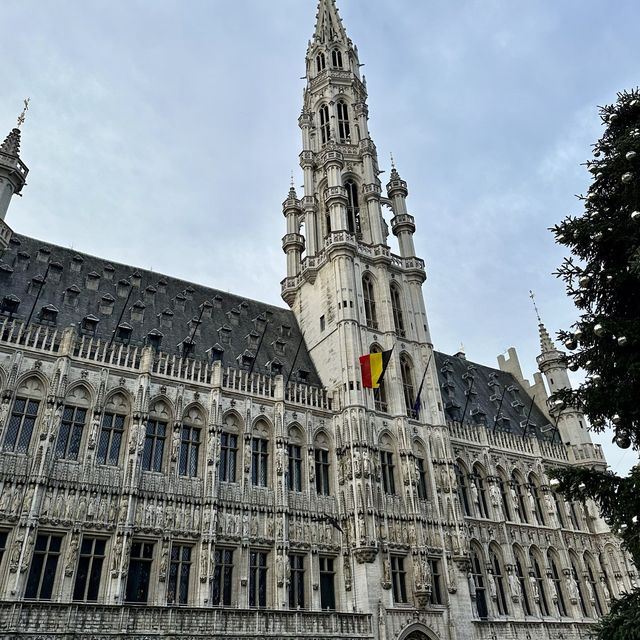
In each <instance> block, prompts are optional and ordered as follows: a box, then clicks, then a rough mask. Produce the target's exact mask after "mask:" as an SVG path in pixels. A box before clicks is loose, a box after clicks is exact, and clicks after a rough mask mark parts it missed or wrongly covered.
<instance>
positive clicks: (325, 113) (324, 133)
mask: <svg viewBox="0 0 640 640" xmlns="http://www.w3.org/2000/svg"><path fill="white" fill-rule="evenodd" d="M320 140H321V141H322V144H327V142H329V140H331V120H330V119H329V107H328V106H327V105H326V104H323V105H322V106H321V107H320Z"/></svg>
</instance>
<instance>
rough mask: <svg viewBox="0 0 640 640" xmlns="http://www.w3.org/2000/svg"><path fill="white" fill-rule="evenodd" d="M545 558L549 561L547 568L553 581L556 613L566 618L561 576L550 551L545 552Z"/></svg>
mask: <svg viewBox="0 0 640 640" xmlns="http://www.w3.org/2000/svg"><path fill="white" fill-rule="evenodd" d="M547 559H548V561H549V569H550V571H551V582H553V588H554V590H555V593H556V597H555V598H554V600H555V602H556V607H557V608H558V614H559V615H560V617H561V618H566V617H567V604H566V601H565V598H564V591H563V589H562V578H561V575H560V571H558V563H557V562H556V560H555V558H554V557H553V555H552V554H551V552H550V551H549V552H548V553H547Z"/></svg>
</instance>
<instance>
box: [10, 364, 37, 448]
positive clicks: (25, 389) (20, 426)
mask: <svg viewBox="0 0 640 640" xmlns="http://www.w3.org/2000/svg"><path fill="white" fill-rule="evenodd" d="M43 397H44V385H43V384H42V382H41V381H40V379H39V378H37V377H35V376H33V377H31V378H27V379H26V380H24V381H23V382H22V384H20V386H19V387H18V390H17V392H16V397H15V400H14V401H13V407H12V408H11V413H10V414H9V420H8V423H7V430H6V433H5V436H4V443H3V449H4V450H5V451H15V452H16V453H27V451H28V450H29V443H30V442H31V436H32V435H33V430H34V428H35V424H36V420H37V418H38V409H39V408H40V402H41V401H42V398H43Z"/></svg>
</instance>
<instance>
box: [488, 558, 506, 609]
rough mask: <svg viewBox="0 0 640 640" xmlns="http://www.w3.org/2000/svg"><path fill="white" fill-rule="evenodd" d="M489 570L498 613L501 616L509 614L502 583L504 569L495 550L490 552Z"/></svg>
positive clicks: (503, 580)
mask: <svg viewBox="0 0 640 640" xmlns="http://www.w3.org/2000/svg"><path fill="white" fill-rule="evenodd" d="M491 572H492V574H493V580H494V582H495V584H496V604H497V605H498V613H499V614H500V615H501V616H507V615H509V604H508V599H507V592H506V590H505V584H504V582H505V578H504V569H503V566H502V562H501V560H500V558H499V557H498V554H497V553H496V552H495V551H492V552H491Z"/></svg>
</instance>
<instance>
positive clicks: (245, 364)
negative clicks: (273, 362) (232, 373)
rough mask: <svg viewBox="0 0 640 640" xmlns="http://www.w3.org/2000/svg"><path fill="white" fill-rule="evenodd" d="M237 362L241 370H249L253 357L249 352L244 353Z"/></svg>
mask: <svg viewBox="0 0 640 640" xmlns="http://www.w3.org/2000/svg"><path fill="white" fill-rule="evenodd" d="M238 360H239V362H240V366H241V367H242V368H243V369H250V368H251V366H252V365H253V361H254V360H255V356H254V355H253V354H252V353H251V352H249V351H245V352H244V353H243V354H241V355H240V356H238Z"/></svg>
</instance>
